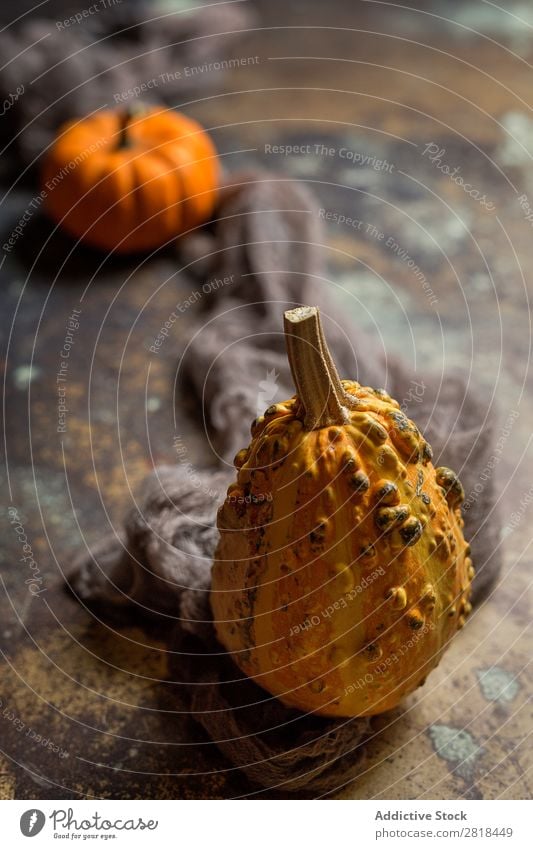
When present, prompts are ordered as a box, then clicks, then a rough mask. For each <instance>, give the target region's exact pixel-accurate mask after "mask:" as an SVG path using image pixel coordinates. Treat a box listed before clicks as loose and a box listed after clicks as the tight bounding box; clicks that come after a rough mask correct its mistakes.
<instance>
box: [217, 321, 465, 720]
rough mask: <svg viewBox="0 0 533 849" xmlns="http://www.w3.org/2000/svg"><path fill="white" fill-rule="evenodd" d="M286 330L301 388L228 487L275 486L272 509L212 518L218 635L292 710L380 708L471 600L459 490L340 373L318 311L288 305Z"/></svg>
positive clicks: (256, 429) (422, 674) (418, 443)
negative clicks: (215, 526) (217, 534)
mask: <svg viewBox="0 0 533 849" xmlns="http://www.w3.org/2000/svg"><path fill="white" fill-rule="evenodd" d="M285 337H286V342H287V352H288V357H289V363H290V366H291V372H292V376H293V379H294V383H295V386H296V395H295V396H294V397H293V398H291V399H289V400H288V401H284V402H282V403H279V404H274V405H272V406H271V407H269V408H268V410H267V411H266V412H265V414H264V416H261V417H259V418H258V419H256V420H255V422H254V423H253V425H252V441H251V443H250V446H249V447H248V448H247V449H243V450H242V451H240V452H239V453H238V455H237V457H236V461H235V465H236V468H237V483H236V484H234V485H232V486H233V488H234V487H235V486H237V487H238V488H239V490H242V492H243V493H244V494H245V495H246V494H249V493H253V494H255V495H258V494H259V493H263V494H265V493H268V494H269V496H270V501H269V507H270V508H271V509H270V510H269V511H268V512H265V510H264V509H262V507H261V505H257V504H256V503H254V501H253V500H252V499H248V500H247V499H246V498H245V499H244V502H245V503H244V508H243V506H242V505H239V506H238V509H237V506H236V505H235V504H234V503H233V502H232V501H230V500H226V501H225V502H224V504H223V505H222V506H221V508H220V510H219V513H218V528H219V531H220V541H219V544H218V547H217V551H216V554H215V562H214V565H213V574H212V589H211V606H212V609H213V614H214V621H215V627H216V631H217V635H218V638H219V640H220V641H221V643H223V645H224V646H225V647H226V649H227V650H228V651H229V652H230V654H231V656H232V657H233V659H234V661H235V662H236V663H237V664H238V665H239V666H240V668H241V669H242V670H243V671H244V672H245V673H246V674H247V675H249V676H251V677H252V678H254V679H255V680H256V682H257V683H258V684H260V685H261V686H262V687H264V688H265V689H266V690H268V691H269V692H270V693H272V694H273V695H275V696H277V697H278V698H279V699H280V700H281V701H282V702H284V703H285V704H286V705H289V706H292V707H296V708H299V709H300V710H304V711H313V712H315V713H318V714H323V715H329V716H358V715H369V714H375V713H380V712H382V711H385V710H388V709H390V708H392V707H394V706H395V705H397V704H398V702H399V701H400V700H401V699H402V698H403V697H404V696H405V695H407V694H408V693H410V692H412V691H413V690H414V689H415V688H416V687H417V686H418V685H419V684H420V683H421V682H422V680H425V678H426V676H427V674H428V673H429V672H430V671H431V669H433V668H434V667H435V666H436V665H437V663H438V662H439V660H440V657H441V655H442V652H443V651H444V650H445V648H446V646H447V644H448V643H449V641H450V638H451V637H452V636H453V634H454V633H455V632H456V631H457V630H458V629H459V628H460V627H462V625H463V624H464V619H465V616H466V615H467V614H468V613H469V612H470V610H471V606H470V603H469V601H468V599H469V594H470V583H471V580H472V577H473V574H474V570H473V566H472V561H471V559H470V556H469V555H470V548H469V546H468V545H467V543H466V542H465V540H464V537H463V534H462V528H463V520H462V517H461V512H460V504H461V501H462V498H463V493H462V488H461V485H460V483H459V481H458V479H457V477H456V475H454V473H453V472H451V471H450V470H449V469H444V468H439V469H435V468H434V467H433V465H432V463H431V449H430V447H429V446H428V444H427V442H426V441H425V439H424V438H423V436H422V435H421V434H420V432H419V430H418V428H417V427H416V425H414V424H413V422H411V421H410V420H409V419H408V418H407V417H406V416H405V415H404V414H403V413H402V411H401V410H400V408H399V405H398V403H397V402H396V401H394V400H393V399H391V398H390V397H389V396H388V395H387V393H386V392H384V391H383V390H377V391H376V390H373V389H369V388H367V387H363V386H360V385H359V384H358V383H356V382H355V381H347V380H343V381H341V380H340V378H339V375H338V373H337V369H336V367H335V365H334V362H333V360H332V358H331V355H330V353H329V351H328V348H327V345H326V342H325V339H324V334H323V330H322V326H321V322H320V317H319V314H318V310H317V309H316V308H314V307H299V308H297V309H295V310H289V311H288V312H286V313H285ZM230 489H232V488H230ZM232 491H233V489H232ZM287 564H290V567H289V566H288V565H287ZM378 567H379V568H378ZM363 587H364V589H362V588H363ZM354 589H355V590H356V589H361V592H358V591H354ZM340 599H342V600H343V603H342V604H340V603H339V600H340ZM324 610H334V613H333V614H332V615H328V616H327V617H325V616H323V615H322V613H321V612H322V611H324ZM306 621H310V622H312V623H313V625H312V627H309V628H305V629H302V628H299V627H298V624H299V623H301V622H306ZM387 658H394V662H390V663H387V664H385V663H384V659H387ZM378 660H379V662H380V664H381V666H377V665H376V664H377V662H378ZM361 679H362V680H364V681H365V686H364V687H356V686H353V683H354V682H356V681H360V680H361Z"/></svg>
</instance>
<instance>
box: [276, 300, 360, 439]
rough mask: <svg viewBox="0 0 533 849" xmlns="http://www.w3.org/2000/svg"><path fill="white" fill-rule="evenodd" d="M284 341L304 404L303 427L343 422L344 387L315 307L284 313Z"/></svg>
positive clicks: (316, 427)
mask: <svg viewBox="0 0 533 849" xmlns="http://www.w3.org/2000/svg"><path fill="white" fill-rule="evenodd" d="M284 329H285V342H286V345H287V354H288V357H289V364H290V367H291V373H292V377H293V380H294V383H295V386H296V393H297V395H298V397H299V399H300V401H301V403H302V405H303V407H304V411H305V415H304V426H305V427H306V429H307V430H317V429H318V428H321V427H328V425H333V424H344V423H345V422H346V421H347V420H348V410H347V408H346V406H345V405H344V403H343V402H344V396H345V393H344V390H343V388H342V384H341V381H340V378H339V375H338V372H337V369H336V367H335V364H334V362H333V360H332V358H331V354H330V352H329V350H328V346H327V345H326V340H325V338H324V331H323V330H322V324H321V322H320V315H319V311H318V307H297V308H296V309H293V310H287V312H286V313H285V314H284Z"/></svg>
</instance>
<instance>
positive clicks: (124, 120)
mask: <svg viewBox="0 0 533 849" xmlns="http://www.w3.org/2000/svg"><path fill="white" fill-rule="evenodd" d="M131 119H132V110H131V109H130V108H129V107H126V108H125V109H124V110H123V111H122V112H121V113H120V116H119V122H120V123H119V131H118V139H117V150H121V149H122V148H124V147H128V146H129V143H130V140H129V137H128V128H129V124H130V121H131Z"/></svg>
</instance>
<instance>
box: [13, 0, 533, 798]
mask: <svg viewBox="0 0 533 849" xmlns="http://www.w3.org/2000/svg"><path fill="white" fill-rule="evenodd" d="M518 5H520V15H521V16H522V17H513V11H516V10H515V9H514V7H515V6H516V7H518ZM257 6H258V9H259V10H260V11H261V13H262V15H263V19H262V20H263V26H262V27H260V28H257V29H254V31H252V32H250V34H249V36H248V37H247V39H246V40H245V41H244V42H243V43H242V45H241V48H240V50H241V53H242V56H249V57H252V56H253V57H258V58H257V61H254V62H250V63H248V64H246V65H243V66H241V67H239V68H238V69H236V70H234V71H233V72H232V73H231V74H230V76H227V77H226V78H225V80H224V84H223V86H222V89H223V96H216V97H213V98H212V99H206V100H203V101H201V102H199V103H197V104H196V105H194V107H190V108H189V111H190V112H191V113H193V114H194V115H195V116H196V117H198V118H199V119H200V120H201V121H202V122H203V123H204V124H205V125H206V126H207V127H210V128H213V133H214V135H215V137H216V141H217V144H218V147H219V149H220V151H221V152H222V153H223V154H225V156H224V161H225V163H226V167H227V168H228V169H233V170H235V169H237V168H240V167H242V166H246V165H254V166H256V165H257V166H261V167H264V168H266V169H272V170H277V171H280V172H282V173H286V174H289V175H292V176H296V177H299V178H301V179H304V180H306V181H308V182H309V185H311V186H312V188H313V190H314V191H315V193H316V194H317V196H318V198H319V199H320V201H321V205H322V207H323V208H324V210H325V211H326V212H328V213H329V215H328V216H327V220H326V225H327V233H328V240H329V245H330V250H329V252H328V263H329V267H330V272H331V275H332V277H333V279H334V280H336V282H337V284H338V286H337V287H336V288H335V290H334V292H335V294H334V295H332V297H336V298H338V299H339V300H341V301H342V302H343V303H344V304H345V307H346V309H347V310H357V312H358V319H359V320H362V321H363V322H364V323H365V324H367V325H368V327H369V328H370V329H371V330H372V332H376V333H377V332H379V333H381V334H382V337H383V339H384V344H385V346H386V348H387V350H389V351H391V352H392V351H399V350H401V351H402V352H403V353H404V355H405V356H406V357H407V358H408V359H409V360H410V361H411V362H412V363H414V362H415V358H418V360H419V361H425V362H427V365H430V366H433V367H434V368H435V369H436V370H437V371H441V370H443V369H444V370H445V369H447V368H449V367H451V366H455V365H462V366H464V365H465V362H466V363H467V364H471V375H472V377H471V379H472V380H473V381H475V382H476V384H478V385H479V386H480V387H481V389H482V390H483V391H484V392H485V393H486V397H487V399H490V397H491V396H492V394H494V396H495V399H496V400H497V402H498V404H499V407H500V418H501V431H500V432H499V434H498V441H497V443H496V444H495V445H494V457H495V458H496V459H495V462H494V464H493V468H492V469H490V470H489V471H488V474H489V475H497V476H498V481H499V485H500V487H501V520H502V525H503V527H504V536H503V539H502V547H503V552H504V561H505V569H504V574H503V577H502V580H501V582H500V583H499V584H498V586H497V588H496V589H495V591H494V592H493V594H492V595H491V597H490V598H489V600H488V601H487V602H486V603H484V604H483V605H482V606H481V607H480V608H479V609H477V610H476V611H475V613H474V615H473V616H472V618H471V620H470V621H469V624H468V627H467V628H466V629H465V630H464V631H463V632H462V633H461V635H460V637H459V638H458V639H457V640H456V641H455V643H454V645H452V647H451V648H450V650H449V652H448V653H447V655H446V656H445V658H444V660H443V662H442V663H441V665H440V666H439V668H438V670H437V671H435V672H434V673H432V675H431V676H430V678H429V679H428V682H427V684H426V685H425V686H424V687H423V688H422V689H421V690H420V691H418V693H417V694H416V696H415V697H414V698H413V699H412V700H411V701H410V702H409V703H408V704H407V705H405V707H404V709H402V710H401V711H398V712H397V713H396V714H394V716H393V717H392V719H391V716H390V715H388V716H387V718H386V719H383V721H382V723H381V725H382V728H381V732H380V734H379V735H378V736H377V738H376V739H375V740H374V742H373V745H372V747H371V748H370V750H369V755H368V760H367V768H366V772H365V773H364V775H363V776H362V778H361V779H360V780H359V781H358V782H357V783H355V784H352V785H350V786H348V787H345V788H341V789H340V791H339V792H340V795H341V796H345V797H348V798H376V797H377V798H384V799H385V798H409V799H415V798H426V799H429V798H436V799H457V798H462V797H466V798H491V799H492V798H525V797H530V796H531V779H530V778H528V769H530V768H531V747H530V746H528V743H527V735H528V733H529V732H530V729H531V707H530V704H529V705H528V693H529V692H530V690H531V674H530V672H529V671H528V664H529V663H530V659H531V642H530V641H528V627H529V625H530V618H531V616H530V607H529V606H528V596H527V591H528V586H529V583H530V579H531V568H532V561H533V556H532V553H531V550H530V544H531V539H532V535H531V517H532V515H533V508H532V506H531V504H532V502H533V487H532V484H531V454H532V450H531V445H530V443H531V421H533V398H532V395H531V375H530V371H529V357H530V345H531V326H530V304H529V298H530V296H531V293H532V290H533V284H532V282H531V274H530V267H531V264H532V263H533V231H532V226H533V222H532V221H531V220H528V214H529V212H530V210H529V211H528V206H527V205H528V204H529V203H531V204H533V112H532V111H531V106H532V105H533V103H532V96H531V91H532V83H533V70H532V67H531V65H530V64H529V63H530V62H531V61H532V60H533V29H532V27H531V25H532V24H533V19H531V20H529V21H526V22H524V20H523V14H525V12H524V5H523V4H516V3H510V4H507V5H506V11H502V12H499V11H498V10H497V9H496V7H495V6H493V5H492V4H485V3H479V4H471V3H464V4H462V3H446V4H445V3H438V2H433V3H430V4H427V5H426V6H425V7H424V9H423V10H422V9H421V10H418V11H417V10H411V11H410V10H409V9H408V8H407V7H405V6H403V7H395V6H394V5H393V4H392V5H391V4H389V3H381V2H367V3H365V2H362V3H358V4H355V5H354V4H351V3H350V4H348V3H344V2H341V1H340V0H339V2H333V0H330V2H328V3H327V4H321V3H320V2H309V0H307V2H306V3H305V4H303V3H302V4H286V3H281V2H278V0H275V2H274V0H268V2H267V0H264V2H262V3H258V4H257ZM293 7H296V8H293ZM528 14H530V12H528ZM447 19H450V20H447ZM275 145H286V146H287V145H291V146H293V148H295V149H294V150H293V152H288V150H287V148H285V149H280V148H277V149H276V148H274V146H275ZM276 150H277V152H276ZM460 178H462V180H463V182H462V183H461V179H460ZM31 197H32V190H31V188H30V189H28V190H27V191H24V192H23V191H19V192H18V193H16V194H11V195H10V196H9V198H8V200H7V201H6V202H5V203H4V205H3V209H2V226H3V231H4V232H5V233H9V232H11V230H12V228H13V226H14V224H15V223H16V221H17V220H18V218H19V216H20V215H21V214H22V212H23V211H24V209H25V208H26V207H27V205H28V203H29V201H30V200H31ZM324 215H325V213H324ZM341 216H345V218H346V219H350V220H344V221H342V220H340V217H341ZM49 235H50V227H49V225H48V224H47V223H46V222H45V221H44V219H42V218H41V217H40V216H39V215H36V216H35V220H33V221H32V222H31V223H30V225H28V228H27V230H25V232H24V234H23V236H22V237H21V239H20V242H19V244H18V246H17V250H15V251H13V252H12V253H10V254H9V255H8V256H5V258H4V260H3V264H2V267H1V271H0V273H1V275H2V287H3V292H4V304H5V306H4V308H3V310H2V317H1V321H2V333H3V336H4V341H5V345H6V350H7V355H6V358H5V365H6V367H7V375H6V384H5V386H6V407H5V411H6V459H7V467H6V468H7V475H6V477H5V478H4V480H3V490H2V491H3V493H4V504H5V507H4V509H3V511H2V522H3V526H4V527H3V540H4V542H5V553H4V554H3V559H2V587H1V595H2V614H1V619H0V641H1V642H0V645H1V649H2V653H3V658H4V663H3V669H2V678H1V683H0V687H1V689H0V699H1V705H0V739H1V749H2V751H3V754H2V755H1V756H0V796H1V797H3V798H11V797H18V798H69V797H72V796H80V797H105V798H109V797H111V798H112V797H115V798H121V797H123V798H139V797H159V798H198V797H208V798H228V797H235V796H241V795H246V794H250V793H252V794H253V793H254V792H255V791H254V788H251V787H250V786H249V785H248V784H247V783H246V781H245V780H244V779H243V778H242V777H241V776H239V774H237V773H236V772H235V771H234V770H232V769H231V768H230V767H229V764H228V763H227V762H225V761H224V759H223V758H222V756H221V755H220V754H219V753H218V752H217V751H216V750H215V749H214V748H213V747H212V746H211V745H209V744H207V743H206V740H205V738H203V737H202V736H201V733H200V732H199V731H198V729H197V728H196V727H195V726H194V724H193V723H192V722H190V720H189V719H188V718H187V716H186V715H184V714H180V713H179V705H178V706H176V703H175V697H174V695H173V691H172V690H171V689H170V688H169V687H168V686H167V685H166V684H165V683H164V681H165V677H166V675H167V655H166V653H165V651H164V650H163V643H162V642H161V640H160V639H158V635H157V633H154V632H152V631H153V629H152V630H151V629H150V628H149V627H144V626H143V627H141V625H140V623H139V627H132V626H131V623H130V624H125V623H124V622H122V621H121V620H120V619H117V620H116V621H102V620H100V619H98V618H97V616H96V615H95V614H94V613H93V612H89V611H88V610H86V609H84V608H83V607H82V606H81V605H79V604H78V603H77V602H76V601H75V600H74V599H73V598H72V597H70V596H69V595H68V594H67V593H66V592H65V591H64V589H63V582H62V571H63V569H64V567H65V566H66V565H67V564H68V563H69V561H70V560H71V559H72V557H73V556H74V555H75V553H76V552H78V551H79V550H80V549H82V548H84V547H85V546H88V545H90V544H91V543H93V542H95V541H96V540H97V539H98V538H99V537H100V536H101V534H102V533H103V532H105V531H107V530H108V529H109V527H110V526H112V525H115V526H117V525H118V524H119V523H120V520H121V518H122V516H123V515H124V512H125V510H127V509H128V508H129V506H130V505H131V504H132V502H133V499H134V495H135V492H136V491H138V487H139V484H140V482H141V480H142V478H143V476H144V475H145V473H146V472H147V471H149V469H150V468H151V466H152V465H153V464H156V463H159V462H173V461H174V460H175V451H174V448H173V445H172V437H173V433H174V429H173V424H172V416H173V398H172V380H173V375H174V370H175V360H174V356H173V352H174V351H176V350H178V348H179V338H175V339H174V340H173V341H171V342H170V344H169V345H168V346H167V347H166V349H165V356H161V357H151V356H150V355H149V353H148V345H149V344H150V342H149V340H151V339H152V338H153V337H154V335H156V334H157V331H158V329H159V327H160V325H161V323H162V318H163V319H164V318H165V317H166V316H167V315H168V314H169V313H170V312H171V311H172V308H173V305H174V304H175V303H176V301H177V300H179V299H180V297H182V296H183V297H185V296H186V295H187V291H186V290H185V289H184V288H183V283H182V281H180V277H179V275H177V276H176V275H175V271H176V269H177V268H178V267H179V257H177V256H176V254H174V253H173V252H172V251H166V252H164V253H163V254H162V255H158V256H157V257H155V258H153V259H151V260H150V261H146V262H145V261H143V260H141V261H138V259H135V260H132V261H127V260H114V261H112V262H109V261H104V262H102V258H101V257H100V256H96V255H95V254H92V253H90V252H89V251H85V250H82V249H76V250H74V251H71V247H72V245H71V243H70V242H69V241H68V240H67V239H66V238H64V237H62V236H59V235H57V234H56V235H54V236H53V237H52V238H51V239H49V240H48V237H49ZM47 240H48V241H47ZM43 245H45V247H44V249H43V250H41V247H42V246H43ZM74 310H81V312H79V313H77V312H73V311H74ZM72 317H74V320H72ZM65 345H67V346H69V347H68V348H67V350H68V352H69V354H70V356H69V358H68V359H67V363H68V365H67V368H66V369H65V370H64V371H65V373H64V375H63V376H64V377H65V380H64V381H63V382H61V383H58V382H57V375H58V374H59V373H60V369H61V361H62V360H63V359H64V357H63V356H62V351H63V350H64V349H65ZM60 385H61V386H62V387H64V388H65V390H66V392H65V396H64V397H65V398H66V402H65V406H67V407H68V412H67V413H65V415H64V417H63V418H61V412H62V411H61V410H60V409H59V404H60V401H61V398H62V397H63V396H61V398H60V396H59V395H58V386H60ZM145 393H146V394H145ZM187 421H188V420H187V419H186V418H184V422H183V425H182V430H183V428H187V427H188V428H189V432H188V439H189V443H188V444H189V445H190V446H192V448H191V450H193V451H194V450H196V451H197V452H198V456H199V455H200V452H201V451H202V450H204V451H205V449H203V446H202V444H201V442H200V440H199V438H198V434H196V433H195V432H194V428H193V425H192V424H190V423H189V425H187ZM63 423H64V424H65V428H64V432H62V431H61V426H62V424H63ZM117 423H118V424H117ZM58 426H59V432H58ZM185 432H186V431H185ZM195 447H196V448H195ZM10 511H11V512H10ZM13 511H15V512H13ZM24 546H26V547H24ZM24 557H25V558H26V559H23V558H24ZM29 580H31V581H33V584H32V585H33V588H34V591H36V592H35V594H33V595H32V594H31V593H30V592H29V590H28V587H29V584H28V581H29ZM176 710H178V712H177V713H176Z"/></svg>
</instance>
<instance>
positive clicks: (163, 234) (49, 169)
mask: <svg viewBox="0 0 533 849" xmlns="http://www.w3.org/2000/svg"><path fill="white" fill-rule="evenodd" d="M218 180H219V165H218V159H217V153H216V150H215V146H214V144H213V142H212V141H211V139H210V137H209V135H208V134H207V133H206V132H205V130H204V129H203V128H202V127H201V126H200V125H199V124H198V123H197V122H196V121H194V120H193V119H191V118H187V117H186V116H185V115H182V114H180V113H179V112H175V111H173V110H170V109H164V108H156V107H152V108H148V109H143V108H142V107H138V106H137V107H136V108H135V109H133V110H132V109H130V108H127V107H126V108H122V109H121V108H118V109H114V110H107V109H106V110H102V111H100V112H97V113H95V114H94V115H91V116H89V117H87V118H85V119H81V120H74V121H72V122H70V123H69V124H68V125H67V126H65V127H63V128H61V129H60V130H59V133H58V138H57V140H56V142H55V143H54V144H53V145H52V148H51V149H50V151H49V152H48V153H47V155H46V157H45V159H44V164H43V169H42V189H43V192H45V193H46V194H45V208H46V210H47V211H48V213H49V214H50V215H51V216H52V218H54V219H55V220H56V221H57V222H58V223H59V224H60V225H61V226H62V227H64V229H65V230H66V231H67V232H68V233H70V234H71V235H72V236H74V237H75V238H78V239H82V240H83V241H84V242H86V243H87V244H88V245H91V246H93V247H95V248H100V249H101V250H105V251H110V250H116V251H118V252H119V253H127V252H135V251H146V250H150V249H153V248H157V247H160V246H161V245H164V244H166V243H167V242H168V241H170V240H172V239H175V238H176V237H177V236H178V235H180V234H181V233H183V232H184V231H186V230H189V229H191V228H193V227H196V225H198V224H201V223H202V222H203V221H205V220H206V219H207V218H208V217H209V216H210V215H211V213H212V211H213V207H214V204H215V199H216V189H217V185H218Z"/></svg>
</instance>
